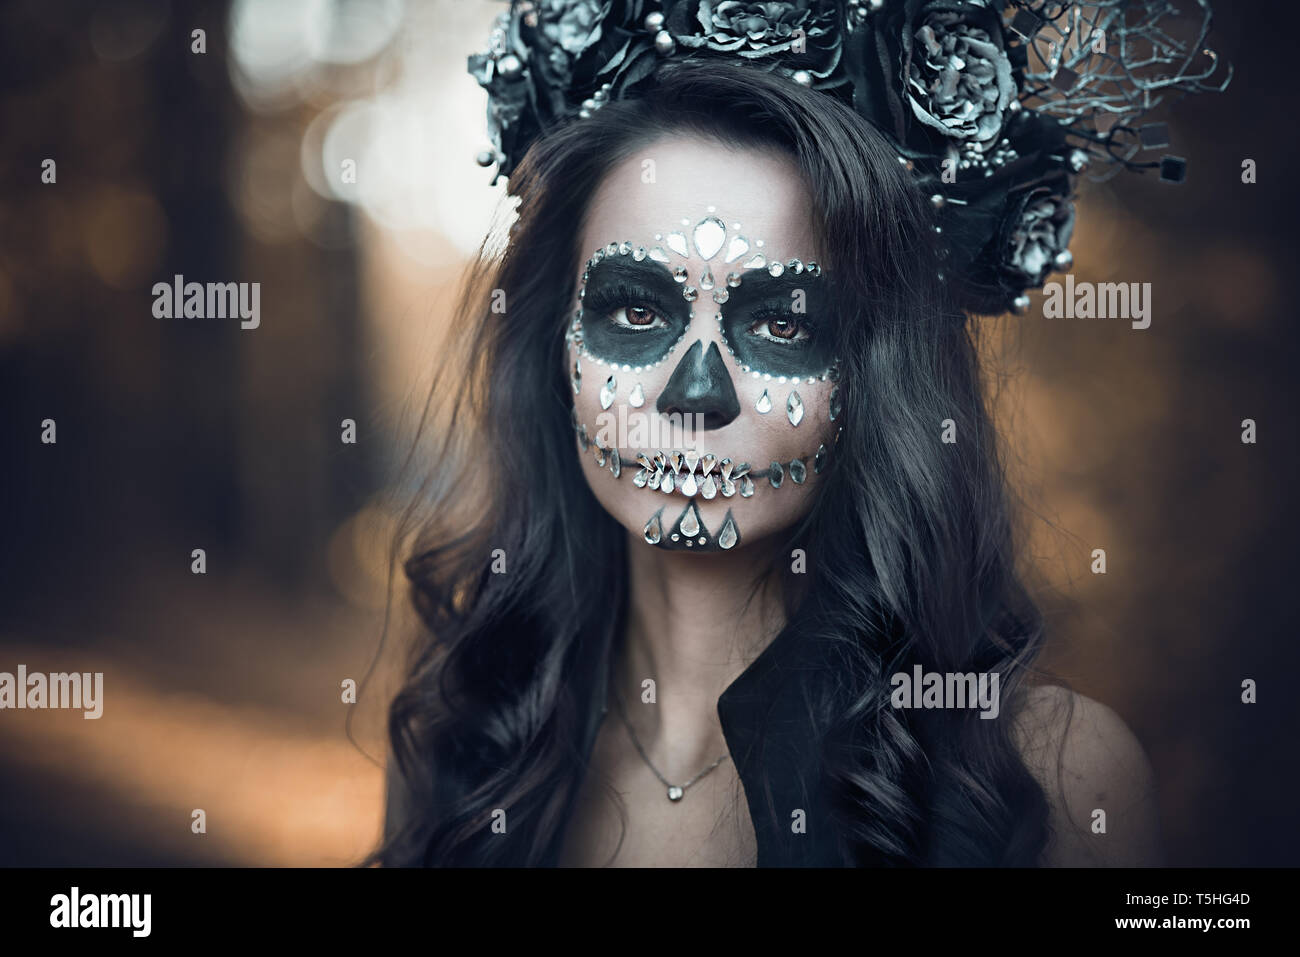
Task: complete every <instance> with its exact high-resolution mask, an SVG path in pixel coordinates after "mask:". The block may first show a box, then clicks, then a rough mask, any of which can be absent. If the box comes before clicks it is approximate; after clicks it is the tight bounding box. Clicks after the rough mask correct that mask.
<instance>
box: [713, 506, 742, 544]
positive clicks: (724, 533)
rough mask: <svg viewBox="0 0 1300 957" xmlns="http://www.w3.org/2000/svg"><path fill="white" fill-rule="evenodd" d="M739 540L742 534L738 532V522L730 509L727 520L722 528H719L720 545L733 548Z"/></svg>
mask: <svg viewBox="0 0 1300 957" xmlns="http://www.w3.org/2000/svg"><path fill="white" fill-rule="evenodd" d="M739 540H740V535H739V534H738V533H737V532H736V523H735V522H734V521H733V520H732V518H731V512H730V510H728V511H727V520H726V521H725V522H723V523H722V528H720V529H719V530H718V547H719V548H733V547H735V544H736V542H738V541H739Z"/></svg>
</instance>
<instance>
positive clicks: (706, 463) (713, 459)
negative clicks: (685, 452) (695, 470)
mask: <svg viewBox="0 0 1300 957" xmlns="http://www.w3.org/2000/svg"><path fill="white" fill-rule="evenodd" d="M717 464H718V457H717V456H716V455H714V454H713V453H712V452H710V453H708V454H707V455H705V456H704V458H702V459H700V474H701V475H708V474H709V473H710V472H712V471H713V466H715V465H717Z"/></svg>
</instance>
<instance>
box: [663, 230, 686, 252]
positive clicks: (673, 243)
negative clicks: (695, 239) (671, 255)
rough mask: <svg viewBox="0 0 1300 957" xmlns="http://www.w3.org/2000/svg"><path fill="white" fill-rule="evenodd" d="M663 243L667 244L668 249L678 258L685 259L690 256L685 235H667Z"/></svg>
mask: <svg viewBox="0 0 1300 957" xmlns="http://www.w3.org/2000/svg"><path fill="white" fill-rule="evenodd" d="M664 242H665V243H667V244H668V248H669V249H671V250H672V251H673V252H675V253H676V254H677V255H679V256H683V257H685V256H689V255H690V254H691V251H690V249H688V248H687V246H686V234H685V233H669V234H668V235H667V236H665V237H664Z"/></svg>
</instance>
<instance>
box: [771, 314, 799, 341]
mask: <svg viewBox="0 0 1300 957" xmlns="http://www.w3.org/2000/svg"><path fill="white" fill-rule="evenodd" d="M767 331H768V332H770V333H772V335H774V336H776V337H777V338H778V339H793V338H794V337H795V336H796V335H798V334H799V323H797V322H795V321H794V320H793V319H769V320H768V321H767Z"/></svg>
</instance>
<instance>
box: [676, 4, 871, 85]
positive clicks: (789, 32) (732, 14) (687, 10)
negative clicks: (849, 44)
mask: <svg viewBox="0 0 1300 957" xmlns="http://www.w3.org/2000/svg"><path fill="white" fill-rule="evenodd" d="M664 12H665V14H666V20H665V23H664V27H665V29H667V30H668V32H669V33H670V34H671V35H672V37H673V39H674V40H675V41H676V42H677V43H678V44H679V45H680V46H681V47H683V48H685V49H688V50H703V49H707V50H716V51H718V52H721V53H732V54H734V55H736V56H739V57H744V58H745V59H747V60H750V61H755V62H758V63H759V64H760V65H763V66H767V67H769V68H774V67H776V66H780V67H782V68H784V69H788V70H806V71H807V72H808V73H809V74H810V75H811V76H812V78H813V84H812V85H813V86H816V87H818V88H821V87H823V86H825V85H828V84H827V83H824V82H818V81H830V82H831V83H834V84H838V83H843V82H845V81H846V79H847V78H845V77H842V76H836V75H835V68H836V67H837V66H838V65H839V62H840V52H841V37H842V28H841V25H840V23H839V22H838V19H837V15H836V10H835V4H833V3H824V2H818V0H675V2H674V0H667V2H665V3H664Z"/></svg>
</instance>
